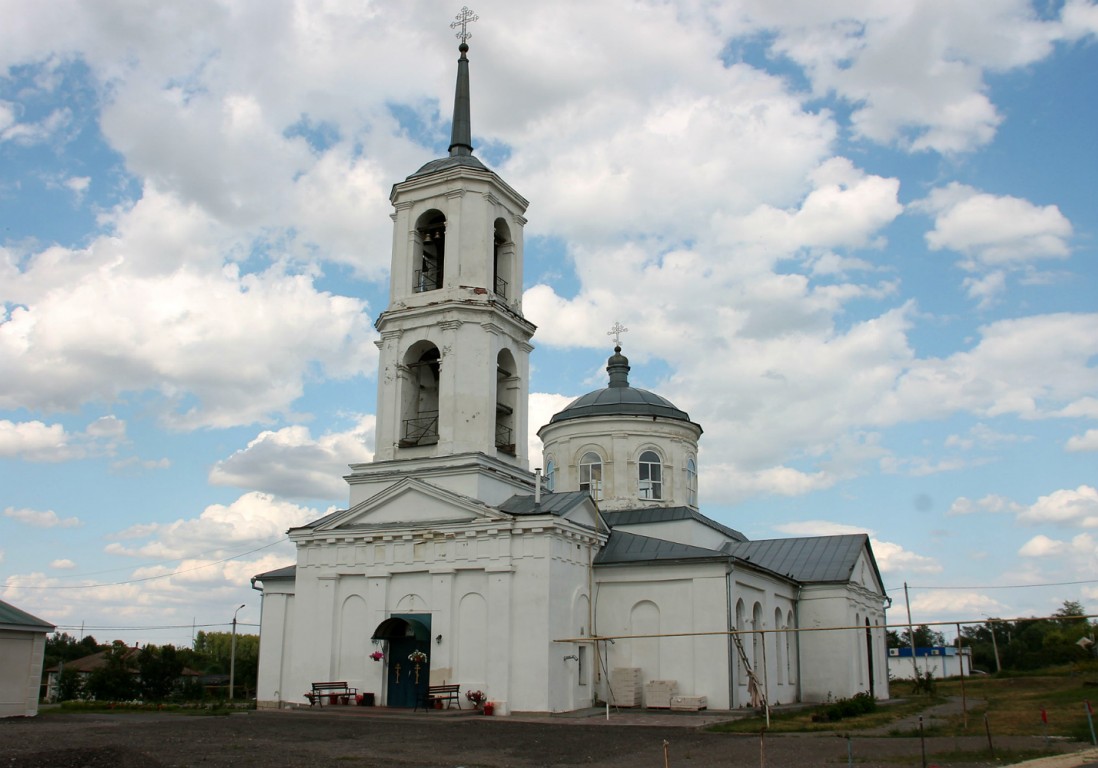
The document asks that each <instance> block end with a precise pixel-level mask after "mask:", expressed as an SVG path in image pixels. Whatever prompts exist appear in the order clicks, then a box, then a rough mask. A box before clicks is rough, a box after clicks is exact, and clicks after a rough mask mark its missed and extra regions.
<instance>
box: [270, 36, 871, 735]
mask: <svg viewBox="0 0 1098 768" xmlns="http://www.w3.org/2000/svg"><path fill="white" fill-rule="evenodd" d="M459 50H460V52H461V55H460V58H459V60H458V74H457V91H456V98H455V104H454V121H453V134H452V141H451V146H450V148H449V154H448V156H446V157H443V158H441V159H438V160H434V161H432V162H430V163H428V164H427V165H425V166H423V167H422V168H421V169H419V170H418V171H416V172H415V173H413V174H412V175H411V176H409V177H408V178H407V179H405V180H404V181H402V182H400V183H398V184H396V185H395V186H394V187H393V190H392V194H391V201H392V204H393V207H394V209H395V212H394V214H393V216H392V218H393V221H394V227H393V252H392V270H391V277H390V281H391V286H390V298H389V305H388V307H387V308H386V309H385V311H384V312H382V313H381V315H380V317H379V318H378V319H377V323H376V325H377V329H378V331H379V333H380V340H379V341H378V342H377V343H378V347H379V349H380V361H379V372H378V397H377V431H376V440H377V445H376V448H375V456H374V460H373V461H372V462H370V463H366V464H356V465H353V466H351V468H350V474H349V475H347V476H346V478H345V479H346V481H347V483H348V485H349V487H350V499H349V502H348V506H347V508H346V509H345V510H341V511H338V512H335V513H332V514H329V515H327V516H325V517H322V518H320V519H319V520H316V521H313V522H312V523H310V524H308V525H305V526H302V527H300V528H294V529H291V530H290V531H289V536H290V538H291V540H292V541H293V542H294V543H295V545H296V547H297V561H296V563H295V564H293V565H291V566H288V567H286V568H282V569H279V570H275V571H271V572H268V573H263V574H259V575H257V576H255V577H254V578H253V580H252V582H253V585H257V587H256V588H257V589H261V590H262V593H263V607H262V619H261V629H260V663H259V686H258V694H257V699H258V706H260V707H272V708H273V707H285V706H302V705H304V706H307V705H308V702H307V700H306V697H305V694H306V693H308V692H310V691H311V685H312V683H314V682H320V681H337V680H338V681H346V682H347V683H348V684H349V685H350V686H353V687H355V688H357V689H358V690H359V691H360V692H371V693H373V694H374V699H375V701H376V703H377V704H379V705H382V706H389V707H413V706H414V705H415V704H416V703H417V699H418V697H420V696H422V694H423V692H424V691H425V689H426V687H427V686H428V685H443V684H458V685H460V687H461V691H462V693H464V692H465V691H468V690H481V691H484V692H485V694H486V695H487V698H488V700H490V701H491V702H493V704H494V705H495V712H496V714H507V713H509V712H565V711H573V710H578V709H583V708H586V707H591V706H594V705H597V704H599V703H600V702H609V703H610V704H612V705H616V706H668V695H669V694H671V695H673V696H674V697H677V698H676V699H675V700H676V701H677V702H683V703H685V706H687V707H688V708H691V707H698V706H706V707H708V708H709V709H718V710H726V709H734V708H739V707H746V706H758V705H760V704H762V703H763V702H764V701H765V702H766V703H769V704H787V703H791V702H796V701H823V700H826V699H827V698H828V697H831V698H840V697H846V696H851V695H854V694H856V693H859V692H862V691H869V692H871V693H873V695H875V696H876V697H878V698H887V696H888V675H887V659H888V655H887V651H886V649H885V633H884V629H883V625H884V624H885V605H886V602H887V598H886V596H885V594H884V587H883V584H882V581H881V577H880V573H879V572H878V569H877V566H876V563H875V561H874V557H873V552H872V550H871V548H870V545H869V539H868V537H867V536H865V535H864V534H859V535H846V536H823V537H812V538H787V539H772V540H766V541H748V540H747V539H746V538H745V537H744V536H743V535H742V534H741V533H739V532H738V531H736V530H734V529H732V528H729V527H727V526H725V525H722V524H720V523H718V522H716V521H714V520H711V519H709V518H707V517H706V516H705V515H703V514H702V512H701V511H700V507H699V493H698V491H699V489H698V461H699V456H698V441H699V439H700V437H701V434H702V428H701V426H700V425H699V424H698V423H696V422H694V421H692V420H691V418H690V416H689V415H687V414H686V413H685V412H684V411H682V410H680V409H678V408H677V407H675V406H674V405H673V404H672V403H671V402H669V401H668V400H666V399H664V398H663V397H660V396H659V395H656V394H654V393H652V392H648V391H645V390H643V389H637V388H635V387H632V386H630V384H629V362H628V360H627V359H626V358H625V357H624V356H623V355H622V354H621V347H620V343H619V344H618V346H617V347H616V348H615V350H614V354H613V355H612V356H611V357H610V359H609V361H608V365H607V372H608V375H609V380H608V384H607V386H606V387H604V388H601V389H598V390H596V391H594V392H591V393H589V394H587V395H584V396H583V397H581V398H579V399H578V400H576V401H574V402H573V403H572V404H570V405H569V406H568V407H567V408H565V409H564V410H563V411H561V412H560V413H558V414H556V415H555V416H553V418H552V419H551V420H550V422H549V424H546V425H544V426H542V427H541V428H540V429H539V430H538V436H539V437H540V438H541V440H542V443H543V446H544V455H543V456H542V457H539V458H537V459H536V460H535V464H538V463H540V464H541V466H543V467H544V468H545V474H544V476H542V474H541V472H540V470H537V471H535V472H531V471H530V469H529V465H530V461H529V459H528V457H527V456H526V446H527V436H528V432H527V430H528V424H527V421H528V416H527V400H528V395H529V355H530V352H531V351H532V349H533V347H532V346H531V344H530V339H531V337H532V336H533V335H534V330H535V328H534V326H533V324H531V323H530V322H529V321H528V320H527V319H526V318H525V317H524V316H523V314H522V285H523V279H522V278H523V226H524V225H525V223H526V219H525V218H524V213H525V211H526V207H527V201H526V200H525V199H524V198H523V197H522V196H521V195H520V194H519V193H518V192H516V191H515V190H514V189H512V188H511V187H510V186H509V185H508V184H507V183H506V182H505V181H504V180H503V179H501V178H500V177H499V176H498V175H496V173H494V172H493V171H491V170H490V169H488V168H487V167H485V166H484V164H483V163H481V162H480V160H478V159H477V158H476V157H474V155H473V147H472V133H471V124H470V108H469V62H468V59H467V57H466V53H467V51H468V45H467V44H466V42H465V41H464V38H463V41H462V43H461V46H460V48H459ZM417 651H418V652H419V654H422V655H423V656H425V657H426V659H425V660H423V661H419V662H418V663H417V662H416V661H415V660H412V659H410V658H409V656H410V655H412V654H413V653H414V652H417ZM417 658H420V659H421V658H422V657H421V656H419V655H418V654H417ZM462 703H463V704H464V705H465V706H469V704H468V703H467V702H464V696H462Z"/></svg>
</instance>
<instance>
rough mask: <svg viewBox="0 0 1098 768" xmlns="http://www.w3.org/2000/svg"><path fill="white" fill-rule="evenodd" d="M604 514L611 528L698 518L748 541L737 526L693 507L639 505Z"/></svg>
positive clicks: (731, 536)
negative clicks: (712, 517)
mask: <svg viewBox="0 0 1098 768" xmlns="http://www.w3.org/2000/svg"><path fill="white" fill-rule="evenodd" d="M602 516H603V518H605V520H606V524H607V525H609V526H610V527H611V528H613V527H614V526H616V525H643V524H647V523H668V522H674V521H676V520H696V521H697V522H699V523H701V524H702V525H705V526H708V527H710V528H712V529H714V530H716V531H720V532H721V533H723V534H724V535H725V536H728V537H729V538H731V539H735V540H736V541H747V537H746V536H744V535H743V534H742V533H740V532H739V531H737V530H736V529H735V528H729V527H728V526H727V525H722V524H721V523H718V522H717V521H716V520H713V519H711V518H708V517H706V516H705V515H703V514H702V513H701V512H699V511H698V510H696V509H694V508H693V507H639V508H637V509H619V510H615V511H613V512H603V513H602Z"/></svg>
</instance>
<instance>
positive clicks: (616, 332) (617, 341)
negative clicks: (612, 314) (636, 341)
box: [606, 321, 629, 347]
mask: <svg viewBox="0 0 1098 768" xmlns="http://www.w3.org/2000/svg"><path fill="white" fill-rule="evenodd" d="M623 333H629V329H628V328H626V327H625V326H624V325H622V324H621V323H619V322H617V321H615V322H614V325H613V327H611V328H610V330H609V331H607V332H606V335H607V336H613V337H614V346H616V347H620V346H621V335H622V334H623Z"/></svg>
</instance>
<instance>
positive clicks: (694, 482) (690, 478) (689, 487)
mask: <svg viewBox="0 0 1098 768" xmlns="http://www.w3.org/2000/svg"><path fill="white" fill-rule="evenodd" d="M686 503H687V504H689V505H690V506H692V507H696V506H698V465H697V463H696V462H695V461H694V457H693V456H691V457H690V458H689V459H687V460H686Z"/></svg>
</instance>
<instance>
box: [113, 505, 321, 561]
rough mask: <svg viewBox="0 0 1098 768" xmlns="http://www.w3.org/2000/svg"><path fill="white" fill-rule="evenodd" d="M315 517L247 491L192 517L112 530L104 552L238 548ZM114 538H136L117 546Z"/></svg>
mask: <svg viewBox="0 0 1098 768" xmlns="http://www.w3.org/2000/svg"><path fill="white" fill-rule="evenodd" d="M318 517H320V513H319V512H318V511H317V510H315V509H310V508H308V507H300V506H297V505H295V504H291V503H290V502H287V501H282V500H280V499H277V498H275V497H273V496H271V495H270V494H267V493H259V492H251V493H246V494H244V495H242V496H240V497H239V498H238V499H237V500H236V501H234V502H233V503H232V504H229V505H227V506H226V505H223V504H211V505H210V506H208V507H206V509H205V510H204V511H203V512H202V514H201V515H199V516H198V517H196V518H189V519H180V520H176V521H175V522H172V523H150V524H144V525H138V526H131V527H130V528H128V529H126V530H123V531H119V532H118V533H116V534H115V535H114V537H113V538H115V539H116V541H114V542H112V543H110V544H108V545H107V548H106V552H108V553H109V554H116V555H129V556H133V557H142V558H157V559H160V560H175V559H181V558H194V557H196V556H197V555H199V554H200V553H208V552H211V551H213V552H219V553H220V552H229V551H231V550H235V551H239V550H242V549H247V548H248V547H252V546H262V545H265V544H271V543H273V542H276V541H278V540H280V539H281V538H283V537H284V536H285V533H286V531H287V530H288V529H289V528H292V527H295V526H299V525H302V524H304V523H306V522H308V521H309V520H314V519H316V518H318ZM119 541H135V542H138V543H136V544H132V545H123V544H121V543H119ZM210 559H213V558H210ZM173 570H175V569H173Z"/></svg>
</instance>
